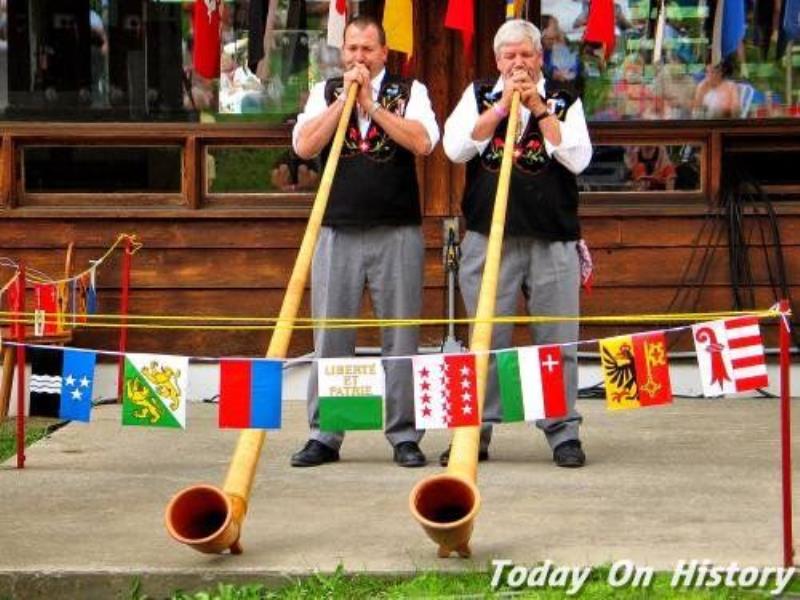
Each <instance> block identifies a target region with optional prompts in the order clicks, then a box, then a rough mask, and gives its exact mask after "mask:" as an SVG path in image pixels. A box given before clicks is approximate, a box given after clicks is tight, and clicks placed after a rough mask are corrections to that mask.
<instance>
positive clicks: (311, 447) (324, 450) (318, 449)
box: [292, 440, 339, 467]
mask: <svg viewBox="0 0 800 600" xmlns="http://www.w3.org/2000/svg"><path fill="white" fill-rule="evenodd" d="M337 460H339V451H338V450H334V449H333V448H331V447H330V446H326V445H325V444H323V443H322V442H318V441H317V440H308V441H307V442H306V445H305V446H303V449H302V450H300V451H299V452H295V453H294V454H292V466H293V467H316V466H318V465H322V464H325V463H329V462H336V461H337Z"/></svg>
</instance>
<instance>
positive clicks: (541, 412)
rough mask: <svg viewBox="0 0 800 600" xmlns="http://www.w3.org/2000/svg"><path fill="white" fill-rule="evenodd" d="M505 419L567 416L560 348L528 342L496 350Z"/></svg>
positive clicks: (522, 419)
mask: <svg viewBox="0 0 800 600" xmlns="http://www.w3.org/2000/svg"><path fill="white" fill-rule="evenodd" d="M497 374H498V376H499V378H500V402H501V404H502V407H503V421H504V422H507V423H511V422H514V421H536V420H538V419H550V418H556V417H565V416H566V415H567V402H566V399H565V397H564V371H563V369H562V365H561V348H559V347H558V346H527V347H525V348H518V349H516V350H504V351H503V352H499V353H498V354H497Z"/></svg>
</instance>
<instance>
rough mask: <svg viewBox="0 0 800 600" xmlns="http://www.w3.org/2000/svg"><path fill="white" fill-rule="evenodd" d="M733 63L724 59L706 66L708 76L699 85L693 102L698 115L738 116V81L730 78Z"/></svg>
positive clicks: (710, 116)
mask: <svg viewBox="0 0 800 600" xmlns="http://www.w3.org/2000/svg"><path fill="white" fill-rule="evenodd" d="M732 73H733V65H732V64H731V62H730V61H729V60H724V61H722V62H721V63H719V64H717V65H708V66H707V67H706V76H705V77H704V78H703V80H702V81H701V82H700V85H698V86H697V91H696V92H695V95H694V102H693V104H692V109H693V112H694V113H695V114H696V115H699V116H703V117H706V118H709V119H720V118H731V117H738V116H739V114H740V111H741V107H740V103H739V92H738V90H737V88H736V83H735V82H734V81H731V80H730V76H731V74H732Z"/></svg>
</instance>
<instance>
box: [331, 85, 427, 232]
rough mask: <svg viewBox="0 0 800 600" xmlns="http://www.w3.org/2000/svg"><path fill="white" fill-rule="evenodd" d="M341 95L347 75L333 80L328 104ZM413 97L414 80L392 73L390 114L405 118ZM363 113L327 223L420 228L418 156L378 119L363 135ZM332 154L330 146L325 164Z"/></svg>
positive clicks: (347, 144)
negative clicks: (410, 97) (385, 129)
mask: <svg viewBox="0 0 800 600" xmlns="http://www.w3.org/2000/svg"><path fill="white" fill-rule="evenodd" d="M341 92H342V78H341V77H338V78H335V79H330V80H328V81H327V83H326V85H325V101H326V102H327V103H328V104H330V103H331V102H334V101H335V100H336V98H337V97H338V95H339V94H340V93H341ZM410 94H411V81H410V80H406V79H401V78H399V77H393V76H391V75H388V74H387V75H386V76H384V79H383V81H382V82H381V89H380V92H379V94H378V102H380V103H381V105H382V106H383V108H384V110H388V111H391V112H393V113H395V114H396V115H399V116H403V115H404V114H405V110H406V105H407V104H408V99H409V96H410ZM357 106H358V105H356V107H357ZM357 110H358V108H356V109H354V110H353V114H352V116H351V117H350V123H349V125H348V126H347V133H346V135H345V140H344V145H343V146H342V154H341V157H340V159H339V165H338V167H337V169H336V175H335V176H334V178H333V185H332V187H331V195H330V198H329V200H328V207H327V210H326V211H325V217H324V219H323V225H327V226H337V225H338V226H342V225H359V226H378V225H419V224H420V223H421V222H422V215H421V212H420V206H419V186H418V183H417V172H416V166H415V163H414V155H413V154H412V153H411V152H409V151H408V150H406V149H405V148H403V147H402V146H400V145H398V144H397V143H396V142H394V141H393V140H392V139H391V138H390V137H389V136H388V135H387V134H386V132H385V131H384V130H383V129H381V127H380V126H379V125H378V124H377V123H375V122H374V121H373V122H371V123H370V124H369V128H368V129H367V133H366V135H365V136H363V137H362V135H361V132H360V131H359V128H358V117H357ZM329 152H330V144H329V145H328V146H326V147H325V149H324V150H323V151H322V158H323V161H327V160H328V153H329Z"/></svg>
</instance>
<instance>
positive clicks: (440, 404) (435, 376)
mask: <svg viewBox="0 0 800 600" xmlns="http://www.w3.org/2000/svg"><path fill="white" fill-rule="evenodd" d="M411 362H412V366H413V370H414V414H415V416H416V427H417V429H447V428H452V427H466V426H470V425H479V424H480V415H479V414H478V383H477V380H476V372H475V355H474V354H426V355H423V356H415V357H413V358H412V359H411Z"/></svg>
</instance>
